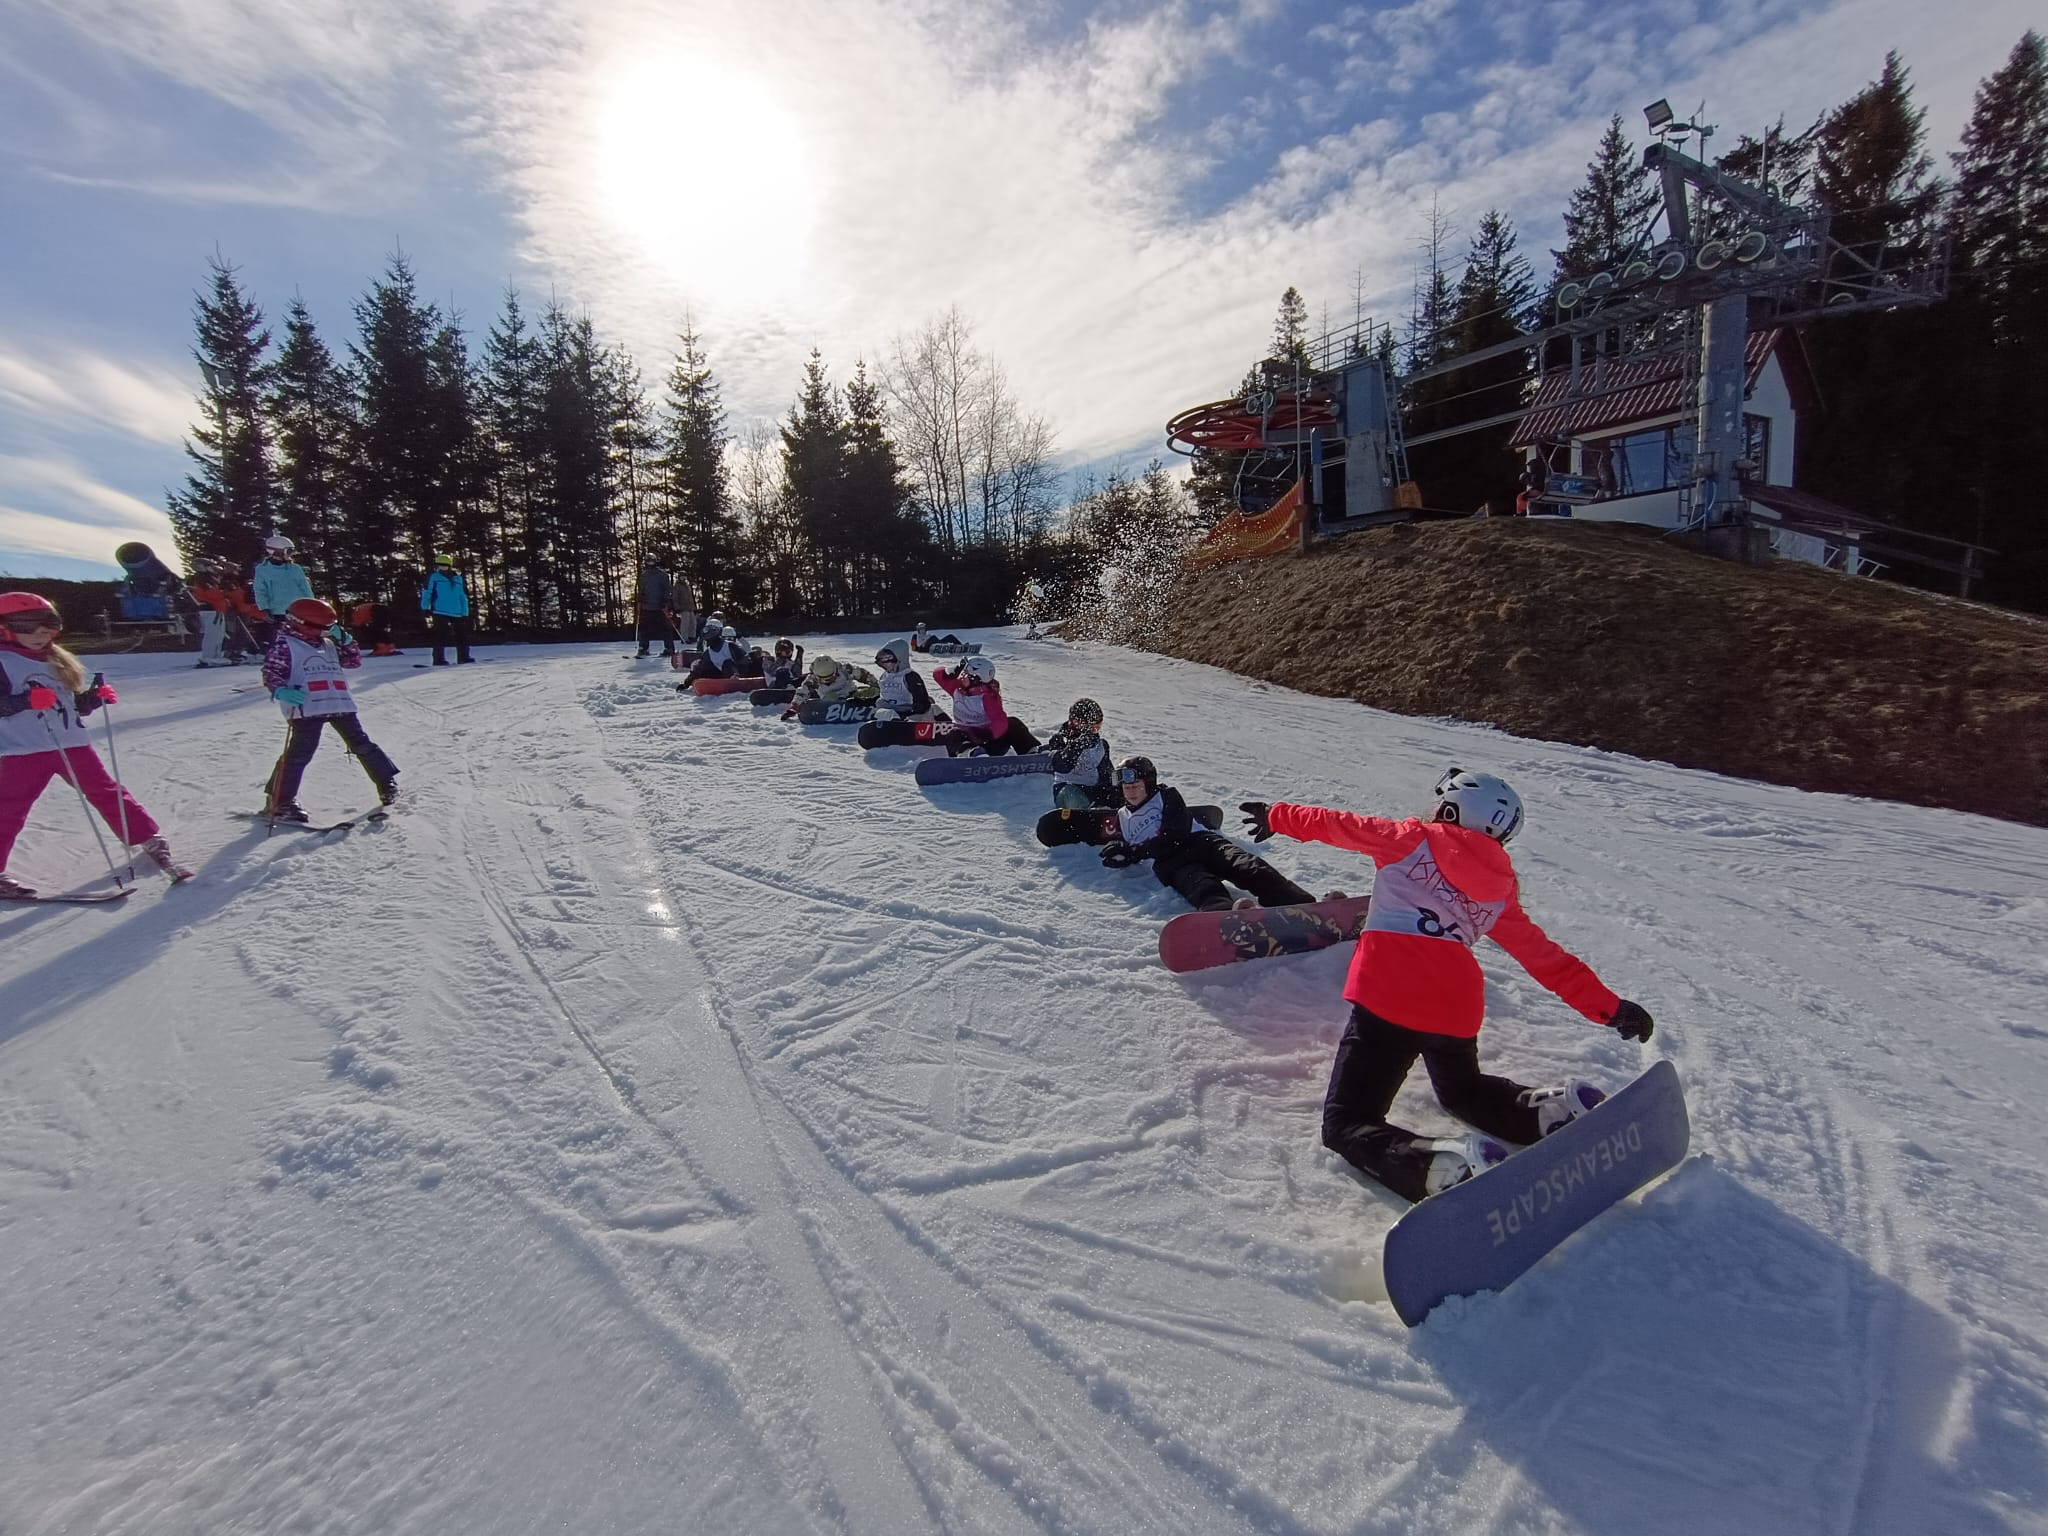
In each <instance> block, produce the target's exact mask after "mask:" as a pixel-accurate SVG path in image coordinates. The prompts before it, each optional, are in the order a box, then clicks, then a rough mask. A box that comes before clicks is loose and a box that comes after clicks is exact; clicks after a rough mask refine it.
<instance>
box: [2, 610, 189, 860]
mask: <svg viewBox="0 0 2048 1536" xmlns="http://www.w3.org/2000/svg"><path fill="white" fill-rule="evenodd" d="M63 629H64V623H63V620H62V619H61V618H60V617H59V616H58V613H57V610H56V608H55V607H54V606H53V605H52V604H51V603H50V602H48V601H47V600H46V599H44V598H42V597H39V596H37V595H36V594H35V593H33V592H0V898H4V899H7V900H12V901H25V900H32V899H34V897H35V894H36V893H35V890H34V888H33V887H31V886H27V885H24V884H22V883H21V882H20V881H19V880H15V879H12V878H10V877H9V876H8V875H7V873H6V866H7V858H8V855H9V854H11V853H12V852H13V851H14V841H15V839H16V838H18V837H19V836H20V835H21V829H22V827H23V826H25V825H26V824H27V822H28V813H29V811H30V810H31V809H32V808H33V807H34V805H35V803H36V800H37V799H38V798H39V797H40V796H41V795H42V792H43V791H44V790H45V789H46V788H48V787H49V784H50V781H51V780H52V779H59V778H61V779H63V780H64V781H65V782H66V783H68V784H70V785H71V786H72V788H73V789H75V790H77V791H78V793H79V796H80V797H81V799H83V800H85V801H87V802H89V803H90V804H91V806H92V808H93V809H94V810H96V811H98V812H99V814H100V819H101V820H102V821H104V822H105V823H106V824H107V825H108V827H110V828H111V829H112V830H113V832H114V835H115V836H116V837H118V838H119V839H121V841H122V843H123V844H124V845H125V846H127V847H131V848H139V849H140V850H141V852H142V853H143V855H144V856H145V857H146V858H148V859H149V860H150V861H151V862H152V863H154V864H155V865H156V866H157V867H158V868H160V869H161V870H163V872H164V873H165V874H167V875H169V876H171V878H172V879H174V880H176V879H182V878H186V872H185V871H183V870H181V869H179V867H178V866H177V864H176V863H175V862H173V860H172V858H171V849H170V845H169V844H168V843H167V842H166V841H165V840H164V836H163V832H162V829H161V828H159V827H158V826H157V823H156V819H155V818H154V817H153V816H151V815H150V814H149V812H148V811H146V810H144V809H143V808H142V805H141V802H139V801H138V800H136V798H135V797H134V796H133V795H131V794H129V793H128V791H127V789H126V788H125V787H124V786H122V785H121V784H120V783H118V782H117V781H116V780H115V779H114V777H113V775H111V774H110V773H108V772H107V769H106V765H105V764H104V763H102V762H101V761H100V758H99V754H98V753H97V752H95V751H93V749H92V740H91V737H90V735H89V733H88V732H87V729H86V725H85V721H86V717H87V716H89V715H91V714H92V712H93V711H94V710H96V709H98V708H99V707H100V706H101V705H103V704H111V703H112V702H113V701H114V691H113V690H112V689H111V688H109V687H107V686H106V685H105V683H103V682H102V681H101V680H100V679H98V678H96V677H95V678H92V679H90V680H88V678H87V677H86V674H85V667H84V665H83V664H82V663H80V661H79V659H78V658H77V657H76V656H74V655H72V654H71V653H70V652H69V651H67V650H65V649H64V647H63V646H61V645H59V644H57V636H58V635H59V634H61V633H62V632H63ZM109 739H110V740H111V737H110V738H109ZM94 835H95V836H98V833H97V832H95V833H94ZM102 851H104V844H103V845H102ZM107 862H108V867H109V869H111V868H112V865H113V860H112V857H111V856H109V858H108V861H107Z"/></svg>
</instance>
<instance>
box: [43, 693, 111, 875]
mask: <svg viewBox="0 0 2048 1536" xmlns="http://www.w3.org/2000/svg"><path fill="white" fill-rule="evenodd" d="M38 713H41V714H42V716H43V733H44V734H45V735H47V736H48V737H49V738H50V747H51V749H52V750H53V751H54V752H56V754H57V771H58V772H59V773H61V774H63V775H64V782H65V783H66V784H69V785H70V786H71V788H72V791H73V792H74V793H75V794H76V795H77V796H78V808H79V809H80V810H81V811H83V812H85V824H86V825H87V826H88V827H91V828H92V836H93V841H94V842H96V843H98V844H99V845H100V857H102V858H103V859H105V860H106V861H107V874H108V875H109V877H111V878H112V880H113V882H114V884H115V885H116V886H119V885H120V884H121V871H120V870H118V869H116V868H115V867H114V856H113V854H111V853H109V852H108V851H107V839H106V837H105V835H104V834H103V833H102V832H101V831H100V824H99V823H98V822H97V821H95V820H93V814H92V806H91V804H90V803H88V801H87V800H86V798H85V786H84V785H83V784H80V783H79V782H78V778H77V776H76V775H75V774H73V773H72V771H71V760H70V759H69V758H67V757H66V756H65V755H64V744H63V743H62V742H60V741H59V740H58V739H57V728H56V727H55V726H54V725H52V724H50V717H49V714H48V713H47V712H43V711H38Z"/></svg>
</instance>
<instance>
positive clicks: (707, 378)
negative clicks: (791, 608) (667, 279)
mask: <svg viewBox="0 0 2048 1536" xmlns="http://www.w3.org/2000/svg"><path fill="white" fill-rule="evenodd" d="M679 339H680V340H681V342H682V350H681V351H679V352H677V353H676V354H675V364H674V366H673V367H672V368H670V369H669V375H668V395H667V398H666V400H665V401H664V402H663V410H662V422H661V431H660V444H661V448H660V452H661V458H660V467H661V478H662V490H663V498H664V500H665V502H666V505H667V508H668V515H667V517H666V518H665V519H664V523H665V526H667V527H668V528H670V529H672V530H673V537H674V548H673V550H672V553H673V555H674V558H675V560H676V563H677V565H678V566H679V567H680V568H681V570H682V571H683V573H684V574H685V575H686V576H688V577H689V580H690V585H691V587H692V588H694V590H695V594H696V598H697V602H698V605H699V607H700V608H701V609H702V610H703V611H704V612H706V613H708V612H710V611H711V610H712V609H713V608H716V607H719V606H720V605H721V604H722V603H723V602H725V601H726V600H728V599H730V597H731V596H732V592H731V582H732V574H733V566H734V564H735V563H736V561H737V559H738V555H739V539H740V524H739V518H738V517H737V516H736V515H735V514H734V512H733V509H732V489H731V485H730V482H729V479H728V475H727V471H726V459H725V447H726V443H727V441H728V440H729V436H730V434H728V433H727V432H726V430H725V406H724V405H723V404H722V403H721V401H720V399H719V387H718V380H717V379H716V378H714V377H713V376H712V372H711V365H710V363H709V362H707V361H706V360H705V356H704V348H703V343H702V342H701V341H700V340H699V338H698V336H697V331H696V327H695V326H694V325H692V324H690V323H688V322H687V321H686V322H685V324H684V326H683V330H682V334H681V337H680V338H679Z"/></svg>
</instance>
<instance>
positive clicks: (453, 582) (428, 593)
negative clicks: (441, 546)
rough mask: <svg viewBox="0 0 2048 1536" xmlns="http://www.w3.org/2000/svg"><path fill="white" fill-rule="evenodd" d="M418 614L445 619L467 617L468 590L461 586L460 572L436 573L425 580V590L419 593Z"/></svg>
mask: <svg viewBox="0 0 2048 1536" xmlns="http://www.w3.org/2000/svg"><path fill="white" fill-rule="evenodd" d="M420 612H421V613H438V614H440V615H441V616H442V617H443V618H447V619H466V618H468V617H469V589H468V588H467V587H465V586H463V584H462V573H461V572H460V571H436V572H434V574H433V575H431V576H429V577H428V578H427V585H426V590H425V591H423V592H421V593H420Z"/></svg>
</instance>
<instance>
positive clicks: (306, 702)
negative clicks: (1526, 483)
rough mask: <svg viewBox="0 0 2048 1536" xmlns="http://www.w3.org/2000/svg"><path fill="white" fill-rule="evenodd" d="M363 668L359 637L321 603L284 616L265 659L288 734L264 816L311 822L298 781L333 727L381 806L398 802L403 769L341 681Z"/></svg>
mask: <svg viewBox="0 0 2048 1536" xmlns="http://www.w3.org/2000/svg"><path fill="white" fill-rule="evenodd" d="M362 664H363V652H362V648H361V647H360V646H358V645H357V644H356V642H355V637H354V636H352V635H350V634H349V632H348V631H347V630H345V629H343V628H342V627H341V622H340V619H339V618H338V617H337V616H336V614H335V612H334V610H333V609H332V608H331V607H329V606H328V605H327V604H326V603H323V602H321V601H320V599H319V598H317V597H302V598H300V599H299V600H298V601H296V602H294V603H293V604H292V605H291V606H290V607H289V608H287V609H286V610H285V616H284V622H283V623H282V624H280V625H278V627H277V635H276V637H275V638H274V639H272V641H271V642H270V649H269V650H268V651H266V652H264V654H263V686H264V687H266V688H268V689H269V690H270V696H271V697H272V698H273V699H275V700H277V707H278V708H279V709H281V710H283V711H284V717H285V720H286V721H287V722H288V725H287V727H286V729H287V731H288V733H289V735H288V739H287V740H286V742H285V747H284V751H283V752H282V753H281V754H279V756H278V759H277V766H276V767H275V768H273V769H271V770H270V791H269V803H268V804H267V805H266V806H265V807H264V809H265V810H266V811H268V812H269V814H270V815H271V817H272V818H273V819H275V820H278V821H306V820H309V819H310V818H309V817H308V816H307V815H306V813H305V811H304V810H302V809H301V808H300V806H299V781H300V780H301V779H303V778H304V777H305V776H306V768H307V766H308V765H309V764H310V763H311V762H312V761H313V754H314V753H315V752H317V751H319V750H320V732H321V731H322V729H323V728H325V727H327V726H330V725H331V726H333V727H334V733H335V735H337V736H339V737H340V738H341V740H342V744H343V745H344V746H346V747H347V748H348V751H349V756H351V757H353V758H354V759H355V760H356V761H357V762H358V763H360V764H362V768H363V772H365V773H367V774H368V775H369V776H370V782H371V783H372V784H374V785H376V786H377V800H378V802H379V803H380V804H383V805H389V804H390V803H391V802H392V801H394V800H396V799H397V798H398V766H397V764H395V763H393V762H392V761H391V759H390V758H388V757H386V756H385V755H384V749H383V748H382V747H380V746H378V745H377V744H376V743H375V742H374V741H372V740H370V737H369V733H368V732H367V731H365V730H364V729H363V723H362V721H360V720H358V719H357V718H356V701H355V695H354V694H352V693H350V692H349V690H348V679H347V678H345V677H343V676H342V675H341V674H342V673H343V672H344V671H353V670H355V669H356V668H357V667H360V666H361V665H362Z"/></svg>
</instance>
